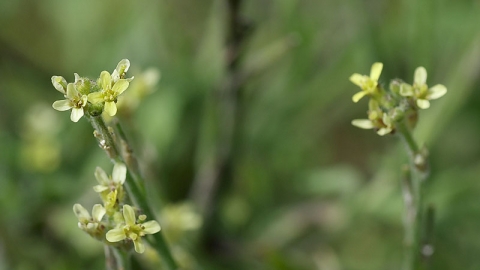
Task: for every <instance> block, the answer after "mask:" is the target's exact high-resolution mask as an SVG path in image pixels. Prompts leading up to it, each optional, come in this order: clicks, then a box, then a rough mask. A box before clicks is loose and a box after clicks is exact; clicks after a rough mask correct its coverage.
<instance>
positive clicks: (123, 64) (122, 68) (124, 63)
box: [115, 59, 130, 75]
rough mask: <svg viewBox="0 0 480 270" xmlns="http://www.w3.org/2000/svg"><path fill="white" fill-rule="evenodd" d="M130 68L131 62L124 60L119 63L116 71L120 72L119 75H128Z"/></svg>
mask: <svg viewBox="0 0 480 270" xmlns="http://www.w3.org/2000/svg"><path fill="white" fill-rule="evenodd" d="M129 68H130V61H129V60H128V59H122V60H120V62H118V65H117V68H115V70H116V71H117V72H118V74H119V75H122V74H123V73H126V72H127V71H128V69H129Z"/></svg>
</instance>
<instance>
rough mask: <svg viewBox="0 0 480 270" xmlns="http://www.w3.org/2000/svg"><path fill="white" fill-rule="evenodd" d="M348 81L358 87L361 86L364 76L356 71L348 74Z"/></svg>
mask: <svg viewBox="0 0 480 270" xmlns="http://www.w3.org/2000/svg"><path fill="white" fill-rule="evenodd" d="M350 81H351V82H352V83H354V84H356V85H358V86H360V87H362V85H363V82H364V81H365V76H363V75H360V74H358V73H355V74H353V75H352V76H350Z"/></svg>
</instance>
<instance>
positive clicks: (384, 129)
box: [377, 128, 392, 136]
mask: <svg viewBox="0 0 480 270" xmlns="http://www.w3.org/2000/svg"><path fill="white" fill-rule="evenodd" d="M390 132H392V129H391V128H381V129H379V130H378V131H377V134H378V135H380V136H383V135H386V134H389V133H390Z"/></svg>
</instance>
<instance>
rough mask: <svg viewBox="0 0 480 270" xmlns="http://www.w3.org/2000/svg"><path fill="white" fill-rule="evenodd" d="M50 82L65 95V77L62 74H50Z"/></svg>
mask: <svg viewBox="0 0 480 270" xmlns="http://www.w3.org/2000/svg"><path fill="white" fill-rule="evenodd" d="M52 84H53V87H55V89H57V90H58V91H59V92H60V93H62V94H64V95H65V88H66V86H67V81H66V80H65V78H63V77H62V76H52Z"/></svg>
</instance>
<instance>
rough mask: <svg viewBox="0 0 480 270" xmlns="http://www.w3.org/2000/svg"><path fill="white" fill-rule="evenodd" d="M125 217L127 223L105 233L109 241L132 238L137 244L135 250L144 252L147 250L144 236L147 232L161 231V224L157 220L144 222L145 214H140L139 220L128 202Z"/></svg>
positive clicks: (124, 209) (124, 212) (125, 207)
mask: <svg viewBox="0 0 480 270" xmlns="http://www.w3.org/2000/svg"><path fill="white" fill-rule="evenodd" d="M123 218H124V220H125V224H122V225H120V226H118V227H117V228H115V229H111V230H110V231H108V232H107V234H106V235H105V236H106V238H107V240H108V241H109V242H119V241H122V240H125V239H129V240H132V241H133V244H134V245H135V251H136V252H138V253H143V252H144V251H145V245H144V244H143V243H142V237H143V236H145V235H146V234H154V233H157V232H159V231H160V225H159V224H158V222H157V221H155V220H151V221H147V222H145V223H143V221H144V220H145V219H146V216H145V215H140V216H139V218H138V220H136V218H135V211H134V210H133V208H132V207H131V206H130V205H128V204H125V205H124V206H123Z"/></svg>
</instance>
